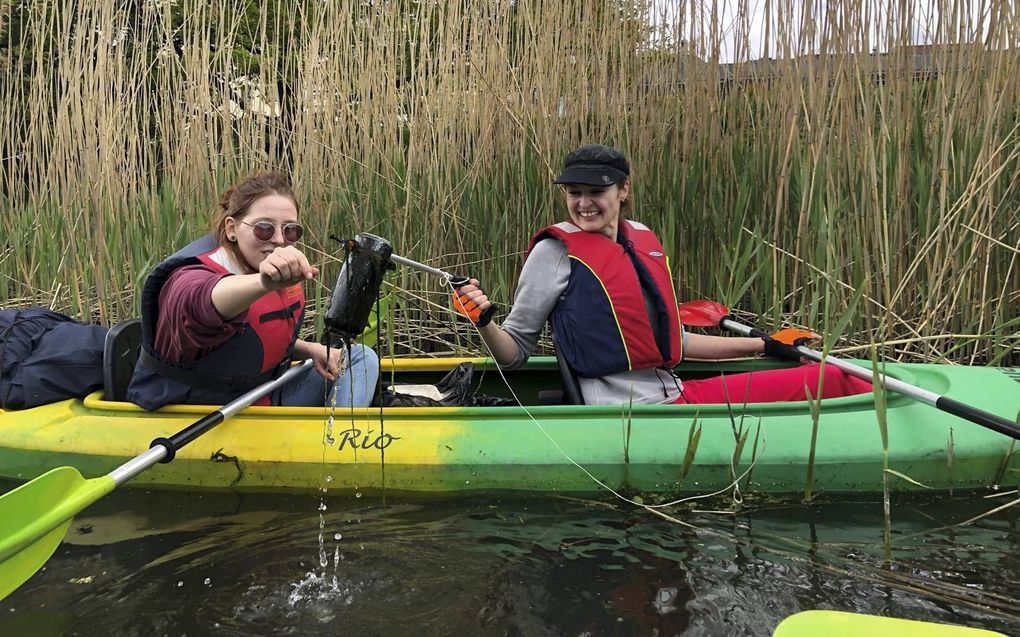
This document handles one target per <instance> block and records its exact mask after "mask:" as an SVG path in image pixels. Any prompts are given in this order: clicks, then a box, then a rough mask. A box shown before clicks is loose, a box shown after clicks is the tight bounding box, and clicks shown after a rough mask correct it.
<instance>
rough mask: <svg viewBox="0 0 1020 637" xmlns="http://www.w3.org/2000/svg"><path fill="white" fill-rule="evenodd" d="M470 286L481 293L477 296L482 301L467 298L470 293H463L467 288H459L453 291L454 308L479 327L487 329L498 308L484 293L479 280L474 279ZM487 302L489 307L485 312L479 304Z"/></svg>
mask: <svg viewBox="0 0 1020 637" xmlns="http://www.w3.org/2000/svg"><path fill="white" fill-rule="evenodd" d="M469 285H472V286H474V287H475V288H477V291H478V292H481V294H480V295H475V296H476V297H480V301H479V299H478V298H471V297H469V296H467V294H468V293H462V292H461V289H462V288H463V287H465V286H459V287H456V288H454V290H453V308H454V309H455V310H457V311H458V312H460V313H461V314H462V315H463V316H464V317H466V318H467V319H468V320H469V321H471V322H472V323H474V324H475V325H477V326H478V327H485V326H486V325H488V324H489V322H490V321H492V315H493V314H494V313H495V312H496V306H495V305H494V304H493V303H492V302H490V301H489V299H488V297H486V296H485V292H483V291H482V288H481V285H479V283H478V281H477V280H475V279H472V280H471V283H470V284H469ZM471 291H474V290H471ZM487 302H488V306H487V307H486V308H485V309H484V310H483V309H482V308H481V307H479V304H485V303H487Z"/></svg>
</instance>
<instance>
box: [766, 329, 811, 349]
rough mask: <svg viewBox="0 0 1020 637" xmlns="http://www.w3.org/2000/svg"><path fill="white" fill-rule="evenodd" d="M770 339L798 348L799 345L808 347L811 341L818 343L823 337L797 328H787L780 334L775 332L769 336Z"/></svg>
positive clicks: (780, 331)
mask: <svg viewBox="0 0 1020 637" xmlns="http://www.w3.org/2000/svg"><path fill="white" fill-rule="evenodd" d="M769 338H772V339H774V340H777V341H779V342H780V343H786V344H787V345H792V346H794V347H796V346H798V345H807V344H808V343H810V342H811V341H817V340H819V339H820V338H822V337H821V336H819V335H818V334H815V333H814V332H809V331H807V330H800V329H797V328H795V327H787V328H784V329H781V330H779V331H778V332H773V333H772V334H770V335H769Z"/></svg>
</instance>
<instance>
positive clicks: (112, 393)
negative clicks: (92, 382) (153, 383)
mask: <svg viewBox="0 0 1020 637" xmlns="http://www.w3.org/2000/svg"><path fill="white" fill-rule="evenodd" d="M141 344H142V320H141V319H136V318H135V319H128V320H126V321H121V322H120V323H117V324H116V325H114V326H113V327H111V328H110V331H109V332H107V334H106V342H105V343H104V347H103V399H104V400H118V401H123V400H124V399H125V397H126V396H127V388H128V384H129V383H130V382H131V375H132V374H134V372H135V361H137V360H138V349H139V347H140V346H141Z"/></svg>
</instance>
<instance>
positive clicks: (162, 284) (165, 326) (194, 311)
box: [128, 172, 379, 410]
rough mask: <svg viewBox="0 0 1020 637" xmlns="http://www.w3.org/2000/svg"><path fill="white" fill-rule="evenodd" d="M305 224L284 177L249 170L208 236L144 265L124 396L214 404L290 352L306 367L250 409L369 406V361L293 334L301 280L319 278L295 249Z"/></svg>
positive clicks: (265, 374)
mask: <svg viewBox="0 0 1020 637" xmlns="http://www.w3.org/2000/svg"><path fill="white" fill-rule="evenodd" d="M303 232H304V231H303V228H302V227H301V224H300V223H299V222H298V204H297V201H296V199H295V197H294V193H293V191H292V189H291V185H290V181H289V180H288V179H287V177H286V176H285V175H282V174H280V173H276V172H266V173H256V174H252V175H249V176H248V177H246V178H244V179H242V180H241V181H239V182H238V183H236V184H235V185H233V186H231V187H230V188H228V189H227V190H226V191H225V192H224V193H223V195H222V196H221V197H220V202H219V208H218V211H217V212H216V214H215V215H214V219H213V223H212V232H211V233H210V234H207V235H206V236H204V237H202V238H200V239H198V240H196V241H193V242H192V243H190V244H189V245H187V246H186V247H184V248H183V249H181V250H179V251H178V252H176V253H174V254H173V255H171V256H170V257H168V258H167V259H166V260H164V261H163V262H162V263H160V264H159V265H158V266H156V268H155V269H154V270H153V271H152V273H151V274H150V275H149V277H148V278H147V279H146V281H145V287H144V289H143V290H142V346H141V354H140V356H139V360H138V363H137V364H136V365H135V372H134V376H133V377H132V379H131V384H130V386H129V387H128V400H130V401H131V402H134V403H135V404H137V405H140V406H141V407H144V408H145V409H150V410H151V409H158V408H160V407H162V406H164V405H167V404H171V403H201V404H223V403H226V402H229V401H230V400H232V399H234V398H236V397H237V396H240V395H241V394H243V393H244V392H246V391H248V390H249V389H252V388H254V387H256V386H258V385H261V384H263V383H265V382H266V381H268V380H271V379H272V378H275V377H277V376H279V375H280V374H282V373H283V372H284V371H285V370H286V368H287V367H288V366H289V365H290V363H291V361H292V360H294V359H308V358H310V359H312V360H313V361H314V362H315V366H314V369H310V370H309V372H308V373H307V374H306V375H305V376H303V377H301V378H298V379H295V380H293V381H291V382H290V383H288V384H287V385H285V386H284V387H283V388H282V389H281V390H279V391H278V392H277V394H275V395H274V396H272V397H265V398H263V399H261V400H260V401H258V402H256V403H255V404H257V405H268V404H278V405H288V406H321V405H324V404H326V401H330V402H331V401H332V393H333V387H335V388H336V404H337V405H342V406H355V407H364V406H367V405H368V404H369V403H370V402H371V400H372V395H373V393H374V391H375V384H376V380H377V379H378V376H379V359H378V357H377V356H376V354H375V352H373V351H372V350H371V349H369V348H367V347H364V346H362V345H353V346H352V347H351V352H350V364H349V365H345V361H346V352H345V351H343V350H339V349H328V348H327V347H326V346H325V345H322V344H319V343H314V342H310V341H305V340H301V339H299V338H298V334H299V332H300V330H301V323H302V320H303V318H304V313H305V297H304V292H303V290H302V283H304V282H305V281H306V280H309V279H312V278H314V277H316V276H318V274H319V270H318V268H316V267H315V266H313V265H311V264H310V263H309V262H308V259H307V258H306V257H305V255H304V254H303V253H302V252H301V250H300V249H298V246H297V242H298V241H299V240H300V239H301V236H302V234H303Z"/></svg>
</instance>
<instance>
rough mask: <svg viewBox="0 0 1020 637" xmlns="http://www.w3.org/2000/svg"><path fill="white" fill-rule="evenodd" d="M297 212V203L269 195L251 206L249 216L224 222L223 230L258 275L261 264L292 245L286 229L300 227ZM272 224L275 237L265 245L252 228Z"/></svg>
mask: <svg viewBox="0 0 1020 637" xmlns="http://www.w3.org/2000/svg"><path fill="white" fill-rule="evenodd" d="M297 220H298V211H297V206H296V205H295V204H294V200H293V199H291V198H290V197H285V196H283V195H276V194H273V195H266V196H264V197H259V198H258V199H256V200H255V201H253V202H252V204H251V205H250V206H248V210H247V212H245V213H244V215H243V216H241V217H227V218H226V219H224V221H223V223H224V229H225V230H226V235H227V237H228V239H230V238H233V239H236V241H237V249H238V251H239V252H240V253H241V256H242V257H243V258H244V260H245V262H246V263H247V265H248V266H249V267H250V268H251V269H252V271H255V272H257V271H258V269H259V265H260V264H261V263H262V261H264V260H265V258H266V257H267V256H269V255H270V254H271V253H272V252H273V250H275V249H276V248H278V247H280V246H285V245H288V244H289V243H290V242H289V241H287V240H286V238H285V237H284V236H283V226H284V225H285V224H288V223H297ZM260 221H261V222H269V223H271V224H273V226H274V228H273V236H272V237H271V238H270V239H269V240H267V241H262V240H260V239H259V238H258V237H256V236H255V228H253V227H252V226H253V225H254V224H256V223H259V222H260Z"/></svg>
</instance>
